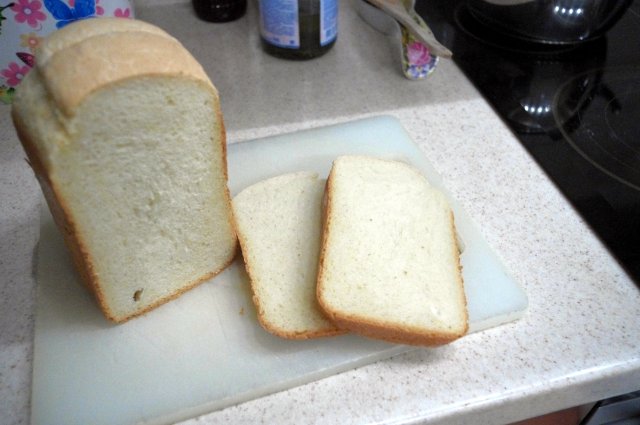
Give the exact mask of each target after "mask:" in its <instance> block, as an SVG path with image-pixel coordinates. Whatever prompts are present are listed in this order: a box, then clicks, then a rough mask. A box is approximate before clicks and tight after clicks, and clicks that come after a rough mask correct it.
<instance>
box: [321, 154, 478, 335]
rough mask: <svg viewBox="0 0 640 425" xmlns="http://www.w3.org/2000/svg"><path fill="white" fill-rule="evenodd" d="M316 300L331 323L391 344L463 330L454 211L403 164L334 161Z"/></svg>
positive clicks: (347, 159) (359, 159) (349, 159)
mask: <svg viewBox="0 0 640 425" xmlns="http://www.w3.org/2000/svg"><path fill="white" fill-rule="evenodd" d="M326 190H327V206H326V212H325V215H326V218H325V230H324V236H323V246H322V251H321V258H320V265H319V276H318V287H317V290H318V300H319V302H320V305H321V306H322V308H323V309H324V311H325V313H326V314H327V316H328V317H329V318H330V319H332V320H333V321H334V322H335V323H336V325H338V326H339V327H341V328H344V329H348V330H351V331H354V332H357V333H360V334H362V335H365V336H369V337H373V338H378V339H383V340H387V341H391V342H396V343H404V344H413V345H427V346H429V345H440V344H444V343H447V342H450V341H452V340H454V339H456V338H458V337H460V336H462V335H463V334H465V333H466V331H467V327H468V325H467V311H466V299H465V294H464V288H463V283H462V275H461V272H460V263H459V252H458V248H457V245H456V239H455V230H454V225H453V214H452V212H451V209H450V208H449V206H448V204H447V201H446V200H445V198H444V196H443V195H442V194H441V193H440V192H439V191H437V190H435V189H434V188H433V187H431V186H430V185H429V183H428V182H427V181H426V179H425V178H424V177H423V176H422V175H421V174H420V173H418V172H417V171H416V170H414V169H413V168H412V167H410V166H408V165H407V164H404V163H401V162H395V161H386V160H381V159H376V158H369V157H362V156H346V157H340V158H338V159H336V161H334V164H333V168H332V170H331V173H330V175H329V179H328V182H327V189H326Z"/></svg>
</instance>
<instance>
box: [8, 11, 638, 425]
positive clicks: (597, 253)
mask: <svg viewBox="0 0 640 425" xmlns="http://www.w3.org/2000/svg"><path fill="white" fill-rule="evenodd" d="M148 3H149V2H146V4H148ZM169 3H171V2H170V1H163V2H161V4H162V5H156V6H153V7H148V6H146V5H145V4H142V3H138V17H139V18H141V19H144V20H147V21H150V22H153V23H156V24H158V25H159V26H161V27H163V28H165V29H166V30H168V31H169V32H170V33H172V34H174V35H175V36H176V37H177V38H179V39H180V40H181V41H182V42H183V43H184V44H185V45H186V46H187V48H189V49H190V50H191V51H192V52H193V54H194V55H195V56H196V57H197V58H198V59H199V60H200V61H201V62H202V64H203V65H204V67H205V69H206V70H207V72H208V73H209V74H210V76H211V78H212V80H213V82H214V84H215V85H216V86H217V87H218V89H219V91H220V94H221V99H222V105H223V112H224V116H225V120H226V125H227V128H228V133H229V134H228V138H229V143H234V142H237V141H241V140H246V139H252V138H255V137H260V136H265V135H270V134H276V133H280V132H287V131H293V130H297V129H302V128H309V127H315V126H319V125H324V124H330V123H336V122H345V121H349V120H352V119H356V118H360V117H364V116H371V115H379V114H390V115H393V116H395V117H397V118H398V119H399V120H400V121H401V122H402V124H403V125H404V127H405V128H406V129H407V130H408V131H409V133H410V134H411V136H412V137H413V139H414V140H415V142H416V143H417V144H418V145H419V146H420V148H421V149H422V151H423V152H424V154H425V155H426V156H427V158H428V159H429V160H430V161H431V162H432V163H433V164H434V166H435V167H436V169H437V171H438V172H439V173H440V174H441V175H442V177H443V181H444V182H445V184H446V186H447V188H448V190H449V192H450V193H451V194H452V196H454V197H455V198H456V199H457V200H458V201H459V202H460V203H461V204H462V206H463V207H464V208H465V209H466V210H467V212H468V213H469V215H470V216H471V217H472V218H473V219H474V220H475V221H476V222H477V223H478V225H479V228H480V229H481V231H482V233H483V235H484V237H485V238H486V239H487V241H488V242H489V244H490V245H491V246H492V247H493V248H494V249H495V251H496V252H497V253H498V254H499V255H500V257H501V258H502V259H503V261H504V263H505V264H506V265H507V267H508V268H509V269H510V271H511V272H512V275H513V276H514V277H515V278H516V279H517V280H518V281H519V282H521V283H522V285H523V287H524V288H525V289H526V292H527V294H528V297H529V303H530V307H529V311H528V313H527V314H526V316H525V317H524V318H523V319H521V320H519V321H517V322H515V323H512V324H508V325H504V326H501V327H499V328H495V329H491V330H488V331H484V332H481V333H477V334H472V335H469V336H467V337H465V338H463V339H461V340H459V341H457V342H455V343H453V344H450V345H448V346H445V347H442V348H438V349H419V350H416V351H412V352H410V353H408V354H404V355H400V356H396V357H394V358H391V359H389V360H386V361H381V362H378V363H375V364H371V365H369V366H366V367H362V368H359V369H356V370H353V371H350V372H346V373H342V374H339V375H336V376H333V377H330V378H326V379H322V380H320V381H317V382H314V383H311V384H307V385H304V386H301V387H296V388H293V389H291V390H288V391H285V392H281V393H277V394H273V395H270V396H267V397H264V398H261V399H257V400H254V401H250V402H247V403H244V404H241V405H238V406H235V407H230V408H227V409H224V410H221V411H218V412H213V413H211V414H209V415H206V416H203V417H201V418H197V419H193V420H189V421H187V422H184V424H188V425H195V424H218V423H251V424H253V423H280V424H282V423H296V424H298V423H326V424H334V423H447V424H458V423H460V424H502V423H507V422H511V421H515V420H520V419H524V418H527V417H531V416H535V415H539V414H542V413H546V412H550V411H554V410H558V409H561V408H565V407H569V406H573V405H577V404H583V403H587V402H591V401H595V400H597V399H601V398H605V397H608V396H612V395H616V394H620V393H624V392H628V391H632V390H637V389H639V387H640V320H639V318H640V292H639V290H638V287H637V286H635V285H634V284H633V282H631V281H630V280H629V278H628V277H627V276H626V275H625V274H624V273H623V271H622V270H621V269H620V267H619V266H618V265H617V263H616V262H615V261H614V260H613V259H612V257H611V256H610V255H609V254H608V253H607V251H606V250H605V249H604V247H603V246H602V245H601V244H600V243H599V241H598V240H597V239H596V238H595V237H594V236H593V234H592V233H591V232H590V230H589V229H588V228H587V227H586V225H585V224H584V222H583V221H582V220H581V219H580V218H579V216H578V215H577V214H576V213H575V212H574V211H573V210H572V209H571V207H570V206H569V204H568V203H567V202H566V201H565V200H564V199H563V197H562V195H561V194H559V192H558V191H557V190H556V189H555V187H554V186H553V184H552V183H551V182H550V181H549V180H548V178H547V177H546V176H545V175H544V173H543V172H542V171H541V170H540V169H539V168H538V167H537V166H536V165H535V163H534V162H533V161H532V159H531V158H530V157H529V156H528V154H527V153H526V152H525V151H524V149H523V148H521V146H520V145H519V144H518V142H517V140H516V139H515V138H514V136H513V135H512V134H511V133H510V131H509V130H508V129H507V128H506V127H505V126H504V125H503V123H502V122H501V121H500V119H498V118H497V117H496V115H495V114H494V112H493V111H492V109H491V108H490V107H489V106H488V105H487V104H486V103H485V101H484V100H483V99H482V98H481V97H480V95H479V94H478V92H477V91H476V90H475V89H474V88H473V87H472V86H471V85H470V83H469V82H468V81H467V80H466V79H465V77H464V76H463V75H462V73H461V72H460V71H459V70H458V69H457V68H456V67H455V65H454V64H453V63H452V62H446V61H445V62H443V63H441V65H440V68H439V69H438V70H437V72H436V73H435V74H434V75H433V76H432V77H431V78H430V79H429V80H428V81H426V82H418V83H416V82H409V81H407V80H405V79H404V78H403V77H402V75H401V72H400V69H399V54H400V53H399V45H398V42H397V39H395V38H394V37H390V36H385V35H383V34H381V33H378V32H376V31H375V30H373V29H372V28H371V27H369V26H367V25H366V24H365V23H364V22H363V21H362V20H360V19H359V17H358V16H357V15H356V13H355V11H354V9H353V3H352V2H342V3H343V4H342V6H341V12H340V13H341V15H340V36H339V40H338V42H337V44H336V46H335V48H334V49H333V50H331V51H330V52H329V53H328V54H327V55H326V56H325V57H323V58H321V59H318V60H315V61H310V62H287V61H282V60H278V59H275V58H271V57H269V56H267V55H265V54H263V53H262V52H261V50H260V46H259V38H258V33H257V17H256V10H255V4H253V3H250V5H249V12H248V14H247V16H245V17H244V18H243V19H242V20H240V21H237V22H234V23H230V24H224V25H212V24H206V23H204V22H200V21H197V20H196V19H195V17H194V16H193V13H192V11H191V8H190V5H189V4H188V3H180V2H178V4H169ZM9 112H10V108H9V107H7V106H0V423H2V424H3V425H4V424H18V423H28V422H29V399H30V389H31V384H30V381H31V365H32V350H33V342H32V341H33V322H34V313H33V312H34V305H35V302H34V293H35V291H34V288H35V280H34V272H33V264H34V258H33V254H34V248H35V246H36V243H37V241H38V236H39V235H38V233H39V228H38V223H39V199H40V195H39V187H38V186H37V183H36V181H35V179H34V177H33V173H32V172H31V170H30V168H29V167H28V165H27V163H26V162H25V160H24V153H23V151H22V148H21V147H20V145H19V143H18V141H17V138H16V135H15V133H14V130H13V127H12V125H11V122H10V117H9ZM303 400H304V402H302V401H303Z"/></svg>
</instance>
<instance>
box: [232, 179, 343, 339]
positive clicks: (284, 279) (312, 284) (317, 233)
mask: <svg viewBox="0 0 640 425" xmlns="http://www.w3.org/2000/svg"><path fill="white" fill-rule="evenodd" d="M324 185H325V182H324V180H323V179H319V178H318V177H317V175H315V174H313V173H306V172H301V173H293V174H286V175H282V176H278V177H273V178H270V179H267V180H264V181H261V182H259V183H256V184H254V185H252V186H250V187H247V188H246V189H244V190H243V191H242V192H240V193H239V194H238V195H237V196H236V197H235V198H234V199H233V210H234V216H235V220H236V227H237V229H238V237H239V239H240V246H241V248H242V254H243V257H244V261H245V264H246V269H247V273H248V274H249V277H250V279H251V288H252V291H253V301H254V304H255V306H256V309H257V313H258V319H259V321H260V324H261V325H262V327H264V328H265V329H266V330H267V331H268V332H271V333H273V334H275V335H278V336H280V337H283V338H289V339H308V338H315V337H320V336H329V335H336V334H339V333H343V331H340V330H338V329H337V328H336V327H335V326H334V325H333V324H332V323H331V322H329V321H328V320H327V319H326V318H325V317H324V315H323V314H322V313H321V311H320V308H319V306H318V303H317V300H316V275H317V267H318V254H319V251H320V237H321V227H322V198H323V193H324Z"/></svg>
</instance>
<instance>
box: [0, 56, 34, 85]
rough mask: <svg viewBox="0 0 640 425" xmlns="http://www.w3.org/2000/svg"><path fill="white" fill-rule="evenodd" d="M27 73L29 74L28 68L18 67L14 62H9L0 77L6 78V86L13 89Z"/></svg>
mask: <svg viewBox="0 0 640 425" xmlns="http://www.w3.org/2000/svg"><path fill="white" fill-rule="evenodd" d="M27 72H29V67H28V66H26V65H25V66H20V65H19V64H17V63H15V62H11V63H10V64H9V67H8V68H5V69H3V70H2V71H1V72H0V75H2V76H3V77H4V78H6V83H7V85H9V86H11V87H15V86H17V85H18V84H20V81H22V79H23V78H24V76H25V75H27Z"/></svg>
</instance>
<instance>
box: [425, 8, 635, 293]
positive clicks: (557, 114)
mask: <svg viewBox="0 0 640 425" xmlns="http://www.w3.org/2000/svg"><path fill="white" fill-rule="evenodd" d="M612 1H614V0H612ZM416 10H417V11H418V13H419V14H420V15H421V16H422V17H423V18H424V19H425V21H427V23H428V24H429V25H430V26H431V28H432V29H433V31H434V33H435V34H436V37H438V39H439V40H440V41H441V42H442V43H443V44H445V45H446V46H447V47H449V48H450V49H451V50H452V51H453V54H454V60H455V62H456V63H457V64H458V66H460V68H461V69H462V70H463V71H464V72H465V74H466V75H467V77H468V78H469V79H470V80H471V81H472V82H473V83H474V84H475V85H476V87H477V88H478V90H479V91H480V92H481V93H482V94H483V95H484V96H485V97H486V99H487V100H488V101H489V103H490V104H491V105H492V106H493V107H494V109H495V110H496V112H497V113H498V114H499V115H500V116H501V117H502V118H503V119H504V121H505V122H506V123H507V125H509V127H510V128H511V129H512V130H513V131H514V133H515V134H516V136H517V137H518V139H519V140H520V142H521V143H522V145H523V146H524V147H525V148H526V149H527V150H528V151H529V153H530V154H531V155H532V156H533V158H534V159H535V160H536V161H537V162H538V163H539V164H540V166H541V167H542V168H543V169H544V170H545V172H546V173H547V174H548V175H549V177H550V178H551V179H552V180H553V181H554V183H555V184H556V185H557V186H558V187H559V189H560V190H561V191H562V193H563V194H564V195H565V196H566V197H567V199H568V200H569V201H570V202H571V204H572V205H573V206H574V207H575V208H576V209H577V210H578V212H579V213H580V214H581V215H582V216H583V218H584V219H585V220H586V221H587V223H589V225H590V226H591V227H592V229H593V230H594V231H595V233H596V234H597V235H598V236H599V237H600V238H601V240H602V241H603V242H604V243H605V244H606V245H607V247H608V248H609V250H610V251H611V253H612V254H613V255H614V256H615V257H616V258H617V259H618V260H619V261H620V263H621V264H622V266H623V267H624V268H625V269H626V270H627V271H628V273H629V274H630V276H631V277H632V278H633V279H634V280H635V282H636V283H637V284H639V285H640V0H636V1H634V2H633V3H632V4H631V6H630V8H629V9H628V10H627V11H626V13H625V15H624V16H623V17H622V19H621V20H620V21H619V22H618V23H617V24H616V25H615V26H614V27H613V28H612V29H611V30H610V31H609V32H608V33H607V34H606V36H604V37H601V38H599V39H597V40H593V41H589V42H585V43H582V44H580V45H550V44H540V43H536V42H530V41H525V40H516V39H510V38H509V37H507V36H505V35H504V34H502V33H499V32H497V31H495V30H494V29H492V28H491V27H490V26H489V25H486V24H484V23H482V22H481V21H480V20H478V19H476V18H475V17H474V16H473V14H472V13H471V12H470V11H469V9H468V8H467V4H466V0H458V1H452V0H417V2H416Z"/></svg>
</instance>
